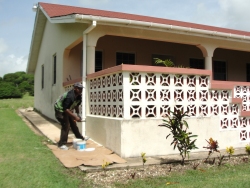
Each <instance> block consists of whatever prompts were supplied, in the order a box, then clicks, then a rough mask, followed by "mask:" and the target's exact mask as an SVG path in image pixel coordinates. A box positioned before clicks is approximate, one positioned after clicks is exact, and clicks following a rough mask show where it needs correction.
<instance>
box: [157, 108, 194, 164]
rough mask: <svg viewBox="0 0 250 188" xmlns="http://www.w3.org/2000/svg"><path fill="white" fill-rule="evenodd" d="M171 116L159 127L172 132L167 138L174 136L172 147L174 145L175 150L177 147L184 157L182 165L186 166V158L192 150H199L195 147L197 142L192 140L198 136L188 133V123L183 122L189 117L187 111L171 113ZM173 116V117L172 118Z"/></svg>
mask: <svg viewBox="0 0 250 188" xmlns="http://www.w3.org/2000/svg"><path fill="white" fill-rule="evenodd" d="M169 112H170V114H169V115H167V117H166V118H167V119H164V120H163V121H164V123H163V124H161V125H158V126H160V127H167V128H168V129H169V130H170V132H171V133H170V134H168V135H167V136H166V139H168V137H169V136H170V135H172V136H173V141H172V142H171V145H174V149H175V148H176V147H177V148H178V150H179V152H180V155H181V157H182V160H181V164H182V165H184V161H185V158H186V157H187V156H188V157H189V153H190V151H191V150H193V149H198V148H197V147H196V145H195V141H196V139H195V140H193V141H192V140H191V138H193V137H197V135H192V132H188V131H187V129H188V128H189V127H188V123H187V122H186V121H185V120H183V118H184V117H186V116H188V115H187V113H188V111H186V112H185V113H183V112H182V111H180V110H177V111H176V112H172V111H169ZM171 115H172V116H171Z"/></svg>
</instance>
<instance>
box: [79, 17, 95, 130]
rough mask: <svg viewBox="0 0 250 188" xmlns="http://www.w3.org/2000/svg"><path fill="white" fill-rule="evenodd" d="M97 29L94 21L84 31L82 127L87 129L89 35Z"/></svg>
mask: <svg viewBox="0 0 250 188" xmlns="http://www.w3.org/2000/svg"><path fill="white" fill-rule="evenodd" d="M95 27H96V21H92V24H91V25H90V26H89V27H88V28H87V29H86V30H85V31H83V65H82V85H83V91H82V121H83V122H82V127H84V129H85V125H86V108H87V106H86V92H87V91H88V88H87V89H86V80H87V38H88V37H87V34H88V33H89V32H90V31H92V30H93V29H94V28H95Z"/></svg>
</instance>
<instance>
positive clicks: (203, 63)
mask: <svg viewBox="0 0 250 188" xmlns="http://www.w3.org/2000/svg"><path fill="white" fill-rule="evenodd" d="M192 60H196V61H199V60H201V61H203V62H202V66H201V67H198V66H197V67H195V66H194V67H191V61H192ZM194 64H199V63H196V62H195V63H194ZM189 67H190V68H191V69H201V70H204V69H205V59H204V58H189Z"/></svg>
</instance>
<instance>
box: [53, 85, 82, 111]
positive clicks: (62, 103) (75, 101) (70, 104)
mask: <svg viewBox="0 0 250 188" xmlns="http://www.w3.org/2000/svg"><path fill="white" fill-rule="evenodd" d="M81 103H82V96H81V95H78V96H77V97H75V93H74V90H73V89H72V90H70V91H68V92H65V93H64V94H63V95H61V96H60V97H59V98H58V99H57V101H56V103H55V109H56V110H57V111H60V112H64V111H65V110H66V109H70V110H73V109H74V108H75V107H76V106H79V105H80V104H81Z"/></svg>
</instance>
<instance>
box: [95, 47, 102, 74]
mask: <svg viewBox="0 0 250 188" xmlns="http://www.w3.org/2000/svg"><path fill="white" fill-rule="evenodd" d="M97 53H101V58H100V59H99V58H97ZM97 60H100V61H101V65H100V66H99V67H100V68H98V66H97ZM101 70H103V51H102V50H96V51H95V72H98V71H101Z"/></svg>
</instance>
